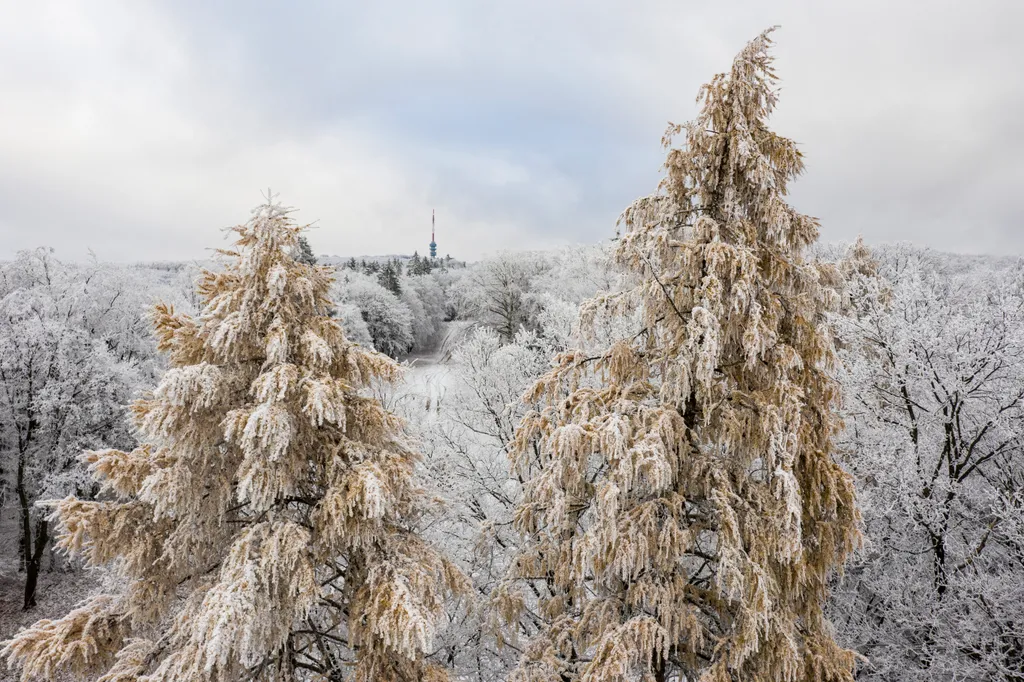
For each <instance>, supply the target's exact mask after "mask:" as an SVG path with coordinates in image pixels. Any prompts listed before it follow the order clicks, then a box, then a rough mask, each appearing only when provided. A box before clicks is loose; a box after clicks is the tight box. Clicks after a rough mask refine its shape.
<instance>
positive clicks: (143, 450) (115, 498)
mask: <svg viewBox="0 0 1024 682" xmlns="http://www.w3.org/2000/svg"><path fill="white" fill-rule="evenodd" d="M234 230H235V232H237V234H238V239H237V243H236V248H235V250H226V251H221V252H220V253H221V255H222V257H223V258H224V260H225V261H226V262H225V267H224V269H223V270H221V271H218V272H212V271H208V272H205V273H204V275H203V277H202V279H201V281H200V284H199V292H200V294H201V295H202V297H203V300H204V304H205V307H204V308H203V310H202V313H201V314H200V315H199V316H198V317H197V318H191V317H188V316H185V315H181V314H177V313H175V312H174V310H173V309H172V308H170V307H168V306H163V305H161V306H157V307H156V309H155V311H154V313H153V318H154V322H155V327H156V336H157V338H158V341H159V348H160V350H161V351H163V352H165V353H166V354H167V355H168V359H169V363H170V369H168V370H167V372H166V373H165V374H164V376H163V377H162V380H161V381H160V383H159V385H158V387H157V388H156V390H155V391H154V392H153V393H152V395H149V396H147V397H144V398H142V399H140V400H138V401H137V402H136V403H135V404H134V405H133V407H132V412H133V415H134V424H135V427H136V429H137V431H138V433H139V435H140V438H141V440H142V443H143V444H142V445H141V446H140V447H138V448H137V449H135V450H133V451H131V452H121V451H117V450H105V451H100V452H89V453H86V455H85V456H84V460H85V461H86V462H88V463H89V465H90V469H91V471H92V474H93V476H94V477H95V478H96V480H97V481H98V482H100V483H101V484H102V486H103V490H104V494H105V498H102V499H101V501H85V500H79V499H75V498H74V497H68V498H66V499H64V500H61V501H59V502H57V503H55V504H56V509H55V512H54V515H53V518H54V519H55V520H56V521H57V522H58V525H59V529H60V533H61V535H60V547H62V548H63V549H65V550H67V551H69V552H70V553H72V554H75V555H78V556H81V557H83V558H84V559H85V561H86V563H87V564H88V565H91V566H100V565H109V566H110V567H111V568H112V569H113V570H115V571H116V572H117V573H118V575H119V576H120V580H119V581H118V582H120V583H121V584H123V586H124V587H123V590H122V591H120V592H119V593H116V594H103V595H100V596H97V597H94V598H92V599H90V600H89V601H88V602H87V603H85V604H84V605H82V606H80V607H79V608H76V609H75V610H73V611H72V612H70V613H69V614H68V615H66V616H64V617H63V618H61V619H59V620H56V621H49V620H42V621H39V622H38V623H36V624H35V625H33V626H32V627H30V628H28V629H27V630H25V631H23V632H21V633H20V634H18V635H17V636H16V637H15V638H14V639H13V640H11V641H10V642H8V643H7V644H6V647H5V648H4V650H3V654H4V655H5V656H6V657H7V658H8V660H9V662H10V663H11V664H20V665H21V667H22V679H23V680H29V679H38V678H45V679H53V678H54V676H55V675H57V674H59V672H60V671H62V670H69V671H71V672H72V673H74V674H75V675H77V676H79V677H81V676H84V675H86V674H102V677H100V679H101V680H103V682H127V681H128V680H136V679H139V678H140V677H142V676H145V677H144V679H146V680H147V681H149V682H158V681H167V682H170V681H172V680H173V681H175V682H181V681H199V680H203V681H206V680H210V681H217V682H227V681H230V680H260V681H264V682H270V681H284V680H295V679H298V680H312V679H317V680H358V681H361V682H371V681H373V682H376V681H379V680H395V681H397V680H402V681H412V680H421V679H430V680H438V679H445V678H446V676H445V674H444V672H443V671H442V670H440V669H438V668H436V667H434V666H432V665H427V664H426V663H425V662H424V660H423V657H424V653H425V652H428V651H429V649H430V647H431V639H432V636H433V633H434V622H435V618H436V617H437V616H438V615H439V612H440V611H441V610H442V606H443V599H444V595H445V593H446V591H448V590H452V589H463V588H464V583H465V579H464V578H463V577H462V576H461V574H460V573H459V572H458V570H457V569H456V568H454V567H453V565H452V564H450V563H449V562H448V561H447V560H445V559H444V558H443V557H441V556H440V555H439V554H438V553H437V552H435V551H434V550H433V549H432V548H431V547H429V546H428V545H427V544H426V543H424V541H422V540H421V539H420V538H419V537H417V535H416V534H415V533H414V532H413V531H412V529H411V524H412V523H413V522H414V521H415V520H416V518H417V515H418V514H419V513H420V510H421V509H422V508H423V499H422V492H421V491H420V490H419V489H418V488H416V487H415V486H414V484H413V480H412V473H413V467H414V464H415V462H416V460H417V455H416V454H415V453H414V452H413V451H412V450H411V449H410V447H409V445H408V444H407V442H406V440H405V438H404V437H403V433H402V428H401V423H400V421H399V420H398V419H397V418H396V417H394V416H393V415H391V414H389V413H388V412H387V411H386V410H385V409H384V408H383V407H382V406H381V404H380V403H379V402H378V401H377V400H375V399H373V398H370V397H369V396H368V394H367V392H366V391H364V390H363V389H364V388H365V387H367V385H368V384H369V383H370V382H373V381H377V380H394V379H396V378H397V376H398V371H399V370H398V367H397V366H396V365H395V364H394V363H393V362H392V361H390V360H389V359H387V358H386V357H384V356H383V355H380V354H378V353H375V352H373V351H368V350H366V349H365V348H363V347H361V346H359V345H356V344H353V343H350V342H349V341H347V340H346V339H345V337H344V335H343V333H342V328H341V326H340V324H339V322H338V321H337V320H334V319H331V318H330V317H329V316H328V308H329V305H330V301H329V300H328V299H327V293H328V289H329V287H330V284H331V277H330V270H329V269H328V268H321V267H313V266H309V265H306V264H303V263H300V262H298V261H296V260H295V259H294V257H293V254H295V252H296V245H297V240H298V237H299V236H300V230H301V228H300V227H298V226H296V225H294V224H293V223H292V221H291V220H290V219H289V218H288V216H287V211H285V210H284V209H282V208H281V207H280V206H279V205H276V204H272V203H268V204H266V205H263V206H260V207H259V208H258V209H257V210H256V211H254V215H253V218H252V219H251V220H250V221H249V222H248V223H246V224H245V225H241V226H239V227H236V228H234Z"/></svg>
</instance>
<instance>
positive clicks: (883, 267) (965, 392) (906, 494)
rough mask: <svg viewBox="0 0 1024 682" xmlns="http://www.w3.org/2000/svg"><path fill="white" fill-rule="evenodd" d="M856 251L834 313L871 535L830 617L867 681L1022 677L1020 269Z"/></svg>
mask: <svg viewBox="0 0 1024 682" xmlns="http://www.w3.org/2000/svg"><path fill="white" fill-rule="evenodd" d="M858 251H859V252H860V253H859V254H858ZM863 251H864V249H863V246H860V247H859V248H855V249H854V250H853V253H852V256H853V258H852V259H847V262H851V261H852V262H855V263H856V262H860V263H861V264H864V263H868V262H870V261H874V260H877V262H875V263H872V264H873V265H874V266H875V267H863V266H861V267H857V268H855V269H854V271H853V272H851V277H850V284H849V295H848V299H849V300H850V301H851V305H850V306H849V307H848V310H847V314H846V315H845V316H842V317H839V318H837V324H838V328H839V335H840V337H841V338H842V340H843V350H842V358H843V361H844V362H843V367H844V372H843V374H842V381H843V383H844V388H845V391H844V395H845V399H844V419H845V422H846V429H845V431H844V434H843V439H842V445H843V446H844V447H843V452H844V456H845V459H846V463H847V464H848V466H849V468H850V470H851V471H852V472H853V474H854V476H855V477H856V479H857V483H858V489H859V490H860V492H861V499H862V504H863V513H864V521H865V536H866V538H865V547H864V549H863V551H861V552H858V553H857V554H856V555H855V557H854V560H853V561H852V562H851V564H850V567H849V570H848V572H847V573H846V575H845V576H844V579H843V580H842V581H841V583H840V584H839V586H838V587H837V589H836V594H835V597H834V604H833V610H834V613H835V621H836V625H837V627H838V628H839V631H840V634H841V635H842V637H843V638H844V640H845V641H846V643H848V644H849V645H850V646H853V647H855V648H856V649H857V651H858V652H859V653H861V654H863V655H864V656H865V657H866V659H867V663H866V665H865V666H864V670H863V675H862V676H863V678H864V679H869V680H903V681H906V682H913V681H916V680H920V681H922V682H923V681H924V680H937V679H949V680H1006V681H1011V680H1012V681H1019V680H1024V619H1022V618H1021V615H1020V606H1021V604H1022V603H1024V543H1022V538H1024V535H1022V532H1021V531H1022V530H1024V506H1022V504H1021V502H1022V500H1024V495H1022V490H1024V291H1022V288H1021V283H1022V280H1021V277H1022V270H1021V268H1020V266H1019V265H1018V266H1016V267H1012V268H1009V269H1005V270H1004V269H995V270H990V271H986V268H979V267H968V268H963V267H960V266H959V265H954V264H952V263H950V262H949V257H947V256H942V255H940V254H935V253H930V252H927V251H923V250H920V249H915V248H913V247H910V246H907V245H896V246H892V247H888V248H884V249H878V250H876V252H875V258H874V259H872V258H866V257H865V254H864V253H863ZM876 269H877V274H876V272H875V270H876Z"/></svg>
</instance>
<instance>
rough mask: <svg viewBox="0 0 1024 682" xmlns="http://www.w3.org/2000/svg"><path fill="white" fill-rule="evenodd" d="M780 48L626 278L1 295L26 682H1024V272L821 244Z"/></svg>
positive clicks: (260, 264) (6, 649) (722, 116)
mask: <svg viewBox="0 0 1024 682" xmlns="http://www.w3.org/2000/svg"><path fill="white" fill-rule="evenodd" d="M769 34H770V32H768V33H765V34H763V35H761V36H759V37H758V38H757V39H755V40H754V41H752V42H751V43H750V44H748V46H747V47H746V48H745V49H744V50H743V51H742V52H741V53H740V54H739V56H738V57H737V59H736V61H735V62H734V64H733V66H732V69H731V71H730V72H728V73H724V74H719V75H718V76H715V77H714V78H713V79H712V80H711V81H710V82H709V83H708V85H706V86H705V87H704V88H703V89H702V90H701V99H700V100H699V102H700V112H699V114H698V116H697V118H696V119H695V120H694V121H693V122H692V123H689V124H686V125H681V126H672V127H670V129H669V131H668V134H667V135H666V146H667V147H668V155H667V160H666V166H665V167H666V171H667V172H666V177H665V179H664V181H663V182H662V184H661V186H660V187H659V189H658V191H657V192H656V193H655V194H652V195H651V196H648V197H643V198H641V199H639V200H637V201H636V202H635V203H634V204H633V205H631V206H630V207H629V208H628V209H627V210H626V211H625V213H624V214H623V217H622V221H621V222H622V225H623V229H622V233H621V235H620V236H619V237H618V238H617V239H616V240H615V241H614V242H613V243H608V244H598V245H589V246H578V247H572V248H565V249H560V250H556V251H548V252H528V253H513V252H507V253H501V254H497V255H495V256H493V257H490V258H486V259H483V260H481V261H479V262H474V263H462V262H459V261H454V260H452V259H449V258H444V259H423V258H421V257H420V256H419V255H418V254H416V256H415V257H414V258H410V259H399V258H381V259H369V260H367V259H339V260H337V261H335V260H326V259H318V258H317V257H316V254H315V247H314V246H313V245H311V244H310V243H309V242H308V241H307V237H306V235H305V234H303V228H302V226H301V225H299V224H297V223H296V222H295V221H294V219H293V218H292V217H291V214H290V212H289V211H287V210H285V209H284V208H283V207H282V206H281V205H280V204H277V203H274V202H273V201H271V200H270V198H269V197H268V202H267V203H266V204H264V205H261V206H260V207H258V208H257V209H256V210H254V212H253V215H252V217H251V219H250V220H249V221H248V222H246V223H244V224H242V225H239V226H237V227H235V228H233V232H234V236H235V243H234V245H233V246H230V247H228V248H225V249H223V250H222V251H221V252H220V257H219V258H218V259H217V260H216V261H214V262H211V263H206V264H203V265H202V267H200V266H199V265H198V264H174V263H161V264H137V265H111V264H106V263H102V262H98V261H97V262H90V263H67V262H63V261H61V260H60V259H58V258H57V257H56V256H55V254H54V252H53V251H52V250H50V249H46V248H40V249H37V250H35V251H28V252H23V253H21V254H19V255H18V257H17V258H16V259H15V260H13V261H11V262H7V263H3V264H0V475H2V481H0V537H2V538H3V543H2V545H0V547H2V553H0V588H2V590H3V595H4V603H3V611H2V612H0V627H2V628H3V629H2V630H0V636H3V637H5V638H9V639H7V640H6V641H5V642H4V645H3V649H2V654H3V656H4V657H5V658H6V659H7V661H8V663H9V664H10V666H11V674H12V675H15V676H17V675H20V679H22V680H25V681H28V680H34V679H58V676H59V675H61V674H66V673H67V674H71V675H73V676H75V677H74V679H94V678H95V679H99V680H102V681H103V682H115V681H116V682H127V681H128V680H142V679H144V680H147V682H149V681H154V682H155V681H156V680H211V681H212V680H217V681H218V682H227V681H229V680H232V681H233V680H242V679H246V680H261V681H264V682H272V681H273V682H283V681H284V680H293V679H297V680H331V681H332V682H340V681H342V680H356V681H357V682H368V681H369V680H383V681H394V682H398V681H402V682H406V681H411V680H428V681H433V682H440V681H442V680H450V679H456V680H477V681H480V682H484V681H498V680H509V681H510V682H556V681H557V682H577V681H578V682H626V681H627V680H628V681H630V682H632V681H638V682H639V681H642V682H667V681H668V680H676V681H679V682H682V681H683V680H686V681H687V682H691V681H694V682H695V681H697V680H700V681H701V682H730V681H732V680H768V679H772V680H775V679H778V680H787V681H789V680H792V681H794V682H795V681H796V680H808V681H809V680H815V681H820V682H826V681H827V682H832V681H839V680H851V679H853V678H854V677H855V676H856V678H857V679H865V680H921V681H924V680H950V681H952V680H1006V681H1011V680H1017V681H1019V680H1022V679H1024V623H1022V619H1021V617H1020V614H1019V604H1020V603H1021V602H1022V600H1024V450H1022V447H1024V442H1022V436H1024V426H1022V423H1024V402H1022V401H1024V354H1022V351H1024V348H1022V343H1024V262H1022V261H1020V260H1016V259H998V258H981V257H963V256H956V255H951V254H944V253H937V252H934V251H930V250H928V249H924V248H920V247H916V246H913V245H909V244H894V245H893V244H890V245H865V244H864V243H862V242H859V241H858V242H857V243H855V244H833V245H828V244H826V245H822V244H819V243H817V237H818V225H817V221H816V220H814V219H813V218H810V217H808V216H805V215H802V214H800V213H798V212H797V211H796V210H795V209H793V208H791V207H789V206H788V204H787V203H786V201H785V196H786V192H787V183H789V182H790V181H792V180H793V179H794V178H795V177H796V176H797V175H798V174H799V173H800V172H802V170H803V162H802V155H801V153H800V152H799V151H798V150H797V149H796V146H795V144H794V143H793V142H792V141H790V140H787V139H785V138H782V137H780V136H778V135H776V134H774V133H772V132H771V131H770V130H769V129H768V127H767V124H766V122H767V119H768V117H769V115H770V113H771V111H772V109H773V107H774V105H775V98H776V92H777V91H776V90H775V89H774V87H773V85H774V82H775V75H774V72H773V71H772V69H771V59H770V56H769V53H768V48H769V46H770V39H769ZM675 138H679V139H678V140H676V139H675ZM855 491H856V493H855ZM80 600H81V601H80ZM76 603H77V605H76ZM22 609H23V610H22ZM51 616H53V617H56V619H55V620H50V619H49V617H51ZM40 617H42V619H41V620H40Z"/></svg>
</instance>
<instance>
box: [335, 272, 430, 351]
mask: <svg viewBox="0 0 1024 682" xmlns="http://www.w3.org/2000/svg"><path fill="white" fill-rule="evenodd" d="M334 299H335V300H336V301H338V302H339V303H349V304H352V305H354V306H355V307H356V308H357V309H358V310H359V313H360V316H361V317H362V318H363V322H365V325H366V329H367V331H368V332H369V334H370V337H371V338H372V339H373V347H374V348H375V349H376V350H378V351H380V352H381V353H384V354H385V355H389V356H391V357H393V358H395V357H398V356H400V355H404V354H406V353H408V352H409V351H410V350H412V347H413V343H414V341H415V339H414V337H413V328H412V325H413V318H412V312H411V311H410V310H409V307H408V306H406V305H405V304H403V303H402V301H400V300H399V298H398V296H396V295H395V294H393V293H391V292H390V291H388V290H387V289H385V288H384V287H383V286H381V285H380V284H379V283H378V282H377V278H376V277H374V276H372V275H367V274H364V273H360V272H348V271H346V272H344V273H342V274H341V275H340V278H339V280H338V282H337V284H336V285H335V292H334ZM349 319H351V316H349Z"/></svg>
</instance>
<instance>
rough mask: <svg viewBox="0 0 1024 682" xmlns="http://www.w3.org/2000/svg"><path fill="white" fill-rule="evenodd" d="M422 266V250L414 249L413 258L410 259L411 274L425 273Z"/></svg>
mask: <svg viewBox="0 0 1024 682" xmlns="http://www.w3.org/2000/svg"><path fill="white" fill-rule="evenodd" d="M422 267H423V264H422V263H421V262H420V252H419V251H413V252H412V258H410V259H409V274H410V275H422V274H423V273H422V272H421V271H420V269H421V268H422Z"/></svg>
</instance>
